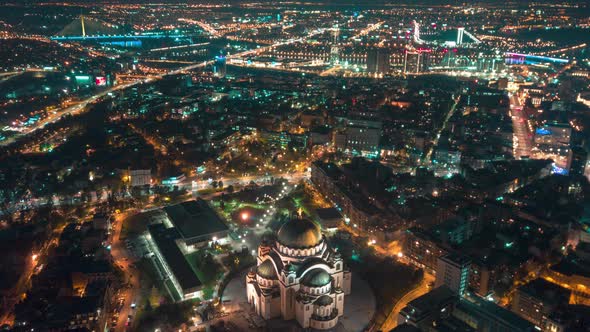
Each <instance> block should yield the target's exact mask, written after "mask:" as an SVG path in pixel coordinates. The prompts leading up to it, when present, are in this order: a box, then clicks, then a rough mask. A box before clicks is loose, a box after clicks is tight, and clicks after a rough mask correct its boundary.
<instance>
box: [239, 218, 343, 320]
mask: <svg viewBox="0 0 590 332" xmlns="http://www.w3.org/2000/svg"><path fill="white" fill-rule="evenodd" d="M350 287H351V274H350V271H348V270H346V269H345V268H344V263H343V261H342V258H341V257H340V254H339V253H338V252H335V251H334V250H332V249H331V248H330V247H329V246H328V244H327V242H326V239H325V237H324V236H323V235H322V232H321V230H320V227H319V226H318V225H317V224H316V223H314V222H313V221H311V220H308V219H292V220H290V221H287V222H286V223H285V224H284V225H283V226H282V227H281V228H280V229H279V231H278V233H277V236H276V240H275V241H272V242H268V241H266V242H263V243H261V244H260V246H259V247H258V256H257V267H256V268H255V269H253V270H252V271H250V272H249V273H248V275H247V276H246V291H247V296H248V303H250V305H252V307H253V308H254V310H255V311H256V313H257V314H258V315H260V316H261V317H262V318H264V319H267V320H268V319H273V318H282V319H284V320H292V319H295V320H296V321H297V322H298V323H299V325H300V326H301V327H303V328H313V329H319V330H325V329H330V328H333V327H334V326H336V324H337V323H338V318H339V317H340V316H342V314H343V313H344V296H345V295H348V294H350Z"/></svg>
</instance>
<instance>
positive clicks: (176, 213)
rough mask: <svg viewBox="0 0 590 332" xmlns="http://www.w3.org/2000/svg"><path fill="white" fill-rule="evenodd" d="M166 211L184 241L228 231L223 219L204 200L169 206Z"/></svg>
mask: <svg viewBox="0 0 590 332" xmlns="http://www.w3.org/2000/svg"><path fill="white" fill-rule="evenodd" d="M164 211H165V212H166V214H167V215H168V218H169V219H170V221H171V222H172V224H174V226H175V227H176V229H177V230H178V233H179V234H180V236H182V238H183V239H190V238H196V237H202V236H208V235H210V234H215V233H218V232H224V231H227V230H228V227H227V225H226V224H225V223H224V222H223V220H222V219H221V217H220V216H219V215H218V214H217V213H216V212H215V210H213V208H211V207H210V206H209V204H207V202H206V201H204V200H202V199H197V200H192V201H187V202H183V203H180V204H176V205H171V206H167V207H165V208H164Z"/></svg>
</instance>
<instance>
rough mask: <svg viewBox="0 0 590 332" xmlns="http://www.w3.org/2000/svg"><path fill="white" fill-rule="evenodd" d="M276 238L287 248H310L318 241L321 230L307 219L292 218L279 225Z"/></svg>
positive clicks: (320, 237)
mask: <svg viewBox="0 0 590 332" xmlns="http://www.w3.org/2000/svg"><path fill="white" fill-rule="evenodd" d="M277 240H278V241H279V242H280V243H281V244H282V245H284V246H286V247H289V248H310V247H315V246H317V245H318V244H319V243H320V241H321V240H322V231H321V230H320V227H319V226H318V225H317V224H316V223H314V222H313V221H311V220H309V219H292V220H289V221H287V222H286V223H284V224H283V226H281V228H280V229H279V232H278V234H277Z"/></svg>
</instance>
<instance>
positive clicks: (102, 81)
mask: <svg viewBox="0 0 590 332" xmlns="http://www.w3.org/2000/svg"><path fill="white" fill-rule="evenodd" d="M94 83H95V84H96V86H105V85H107V78H106V77H104V76H97V77H95V78H94Z"/></svg>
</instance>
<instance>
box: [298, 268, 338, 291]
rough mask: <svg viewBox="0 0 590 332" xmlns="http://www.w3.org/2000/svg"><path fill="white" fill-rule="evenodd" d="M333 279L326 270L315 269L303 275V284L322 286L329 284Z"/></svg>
mask: <svg viewBox="0 0 590 332" xmlns="http://www.w3.org/2000/svg"><path fill="white" fill-rule="evenodd" d="M331 280H332V277H331V276H330V274H329V273H328V272H326V271H325V270H323V269H313V270H311V271H309V272H307V273H306V274H305V275H304V276H303V279H301V284H303V285H305V286H309V287H322V286H326V285H327V284H329V283H330V281H331Z"/></svg>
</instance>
